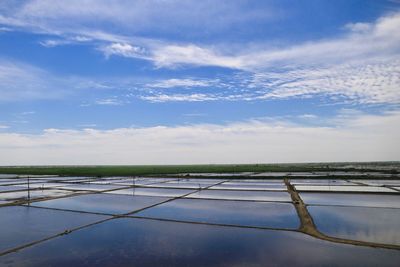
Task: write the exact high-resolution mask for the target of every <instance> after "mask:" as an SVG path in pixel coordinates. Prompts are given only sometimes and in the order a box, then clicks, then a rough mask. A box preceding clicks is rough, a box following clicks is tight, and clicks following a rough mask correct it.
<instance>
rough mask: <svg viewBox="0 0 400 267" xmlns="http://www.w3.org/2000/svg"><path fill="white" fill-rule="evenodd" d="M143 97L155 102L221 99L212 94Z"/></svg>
mask: <svg viewBox="0 0 400 267" xmlns="http://www.w3.org/2000/svg"><path fill="white" fill-rule="evenodd" d="M141 99H143V100H147V101H150V102H153V103H157V102H201V101H214V100H218V99H220V98H219V97H217V96H215V95H211V94H169V95H167V94H156V95H147V96H142V97H141Z"/></svg>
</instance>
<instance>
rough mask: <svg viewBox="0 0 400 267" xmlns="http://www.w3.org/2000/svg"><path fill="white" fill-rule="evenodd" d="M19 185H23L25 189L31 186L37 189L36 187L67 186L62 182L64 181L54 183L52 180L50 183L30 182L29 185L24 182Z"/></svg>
mask: <svg viewBox="0 0 400 267" xmlns="http://www.w3.org/2000/svg"><path fill="white" fill-rule="evenodd" d="M17 186H18V187H20V188H21V187H22V188H24V189H26V188H30V189H35V188H57V187H63V186H65V184H62V183H52V182H50V183H37V182H36V183H29V185H28V183H24V184H20V185H17Z"/></svg>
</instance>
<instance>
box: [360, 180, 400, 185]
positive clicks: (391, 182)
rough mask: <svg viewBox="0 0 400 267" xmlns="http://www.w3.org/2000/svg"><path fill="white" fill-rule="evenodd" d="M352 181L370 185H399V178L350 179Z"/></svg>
mask: <svg viewBox="0 0 400 267" xmlns="http://www.w3.org/2000/svg"><path fill="white" fill-rule="evenodd" d="M352 182H354V183H362V184H365V185H372V186H382V185H387V186H400V180H352Z"/></svg>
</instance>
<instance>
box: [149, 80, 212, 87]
mask: <svg viewBox="0 0 400 267" xmlns="http://www.w3.org/2000/svg"><path fill="white" fill-rule="evenodd" d="M216 82H218V81H216V80H205V79H203V80H193V79H167V80H162V81H158V82H155V83H148V84H146V87H153V88H175V87H208V86H211V85H212V84H214V83H216Z"/></svg>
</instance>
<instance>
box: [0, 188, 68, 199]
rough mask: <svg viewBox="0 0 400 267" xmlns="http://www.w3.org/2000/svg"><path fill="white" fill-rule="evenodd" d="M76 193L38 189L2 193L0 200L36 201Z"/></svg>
mask: <svg viewBox="0 0 400 267" xmlns="http://www.w3.org/2000/svg"><path fill="white" fill-rule="evenodd" d="M73 193H74V192H72V191H67V190H59V189H44V190H40V189H36V190H25V191H16V192H1V193H0V200H18V199H28V198H30V199H36V198H45V197H60V196H67V195H71V194H73Z"/></svg>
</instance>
